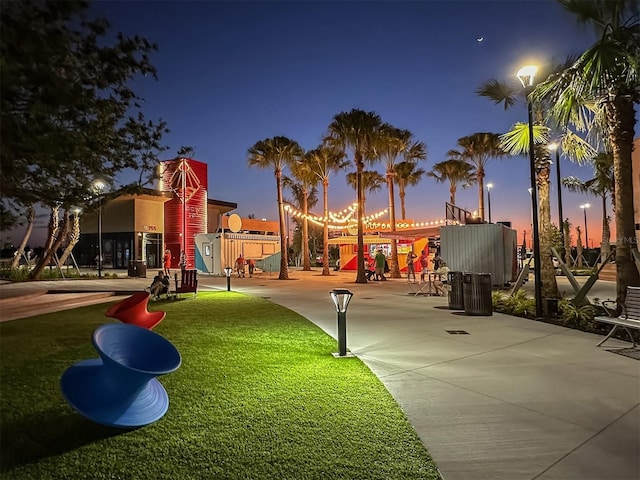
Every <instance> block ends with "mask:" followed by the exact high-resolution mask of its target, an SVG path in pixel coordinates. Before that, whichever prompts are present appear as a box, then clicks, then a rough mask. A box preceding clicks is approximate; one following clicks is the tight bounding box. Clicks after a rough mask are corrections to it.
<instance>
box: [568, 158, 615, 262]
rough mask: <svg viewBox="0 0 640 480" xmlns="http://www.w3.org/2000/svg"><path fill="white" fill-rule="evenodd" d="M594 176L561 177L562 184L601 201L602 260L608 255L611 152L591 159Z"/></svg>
mask: <svg viewBox="0 0 640 480" xmlns="http://www.w3.org/2000/svg"><path fill="white" fill-rule="evenodd" d="M593 165H594V170H595V171H594V173H595V177H594V178H592V179H590V180H587V181H585V182H582V181H581V180H579V179H578V178H576V177H567V178H563V179H562V184H563V185H564V186H565V187H567V189H568V190H570V191H572V192H580V193H586V194H589V195H596V196H598V197H600V200H601V201H602V243H601V245H600V258H601V259H602V261H603V262H604V261H605V260H606V259H607V258H608V257H609V252H610V237H611V230H610V228H609V216H608V215H607V199H608V197H609V196H612V197H613V196H614V195H613V154H612V153H611V152H606V153H600V154H598V155H596V157H595V158H594V159H593Z"/></svg>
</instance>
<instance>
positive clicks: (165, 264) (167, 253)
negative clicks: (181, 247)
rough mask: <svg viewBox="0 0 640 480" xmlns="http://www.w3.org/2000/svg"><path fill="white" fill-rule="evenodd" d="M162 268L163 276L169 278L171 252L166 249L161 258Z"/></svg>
mask: <svg viewBox="0 0 640 480" xmlns="http://www.w3.org/2000/svg"><path fill="white" fill-rule="evenodd" d="M162 266H163V268H164V274H165V275H167V276H169V277H170V276H171V250H169V249H168V248H167V249H166V250H165V251H164V256H163V257H162Z"/></svg>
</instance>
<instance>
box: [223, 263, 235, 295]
mask: <svg viewBox="0 0 640 480" xmlns="http://www.w3.org/2000/svg"><path fill="white" fill-rule="evenodd" d="M232 273H233V268H231V267H224V274H225V275H226V276H227V292H230V291H231V274H232Z"/></svg>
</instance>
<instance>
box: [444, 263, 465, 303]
mask: <svg viewBox="0 0 640 480" xmlns="http://www.w3.org/2000/svg"><path fill="white" fill-rule="evenodd" d="M462 277H463V273H462V272H449V273H448V274H447V283H448V284H449V286H450V287H451V288H450V290H449V310H463V309H464V300H463V290H462Z"/></svg>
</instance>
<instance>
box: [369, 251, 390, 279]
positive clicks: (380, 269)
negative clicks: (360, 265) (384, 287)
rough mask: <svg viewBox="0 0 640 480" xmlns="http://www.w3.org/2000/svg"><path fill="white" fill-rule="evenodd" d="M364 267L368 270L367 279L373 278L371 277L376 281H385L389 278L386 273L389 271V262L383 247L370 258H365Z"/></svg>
mask: <svg viewBox="0 0 640 480" xmlns="http://www.w3.org/2000/svg"><path fill="white" fill-rule="evenodd" d="M364 269H365V270H366V272H367V280H371V279H372V278H371V277H373V280H375V281H385V280H386V279H387V278H386V277H385V276H384V274H385V272H388V271H389V264H388V263H387V257H386V256H385V254H384V253H383V252H382V249H381V248H379V249H378V250H377V251H376V254H375V256H373V257H370V258H369V259H368V260H367V259H366V258H365V259H364Z"/></svg>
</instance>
